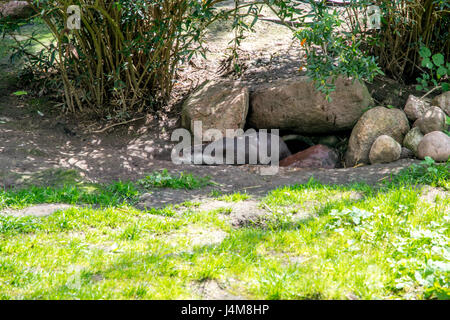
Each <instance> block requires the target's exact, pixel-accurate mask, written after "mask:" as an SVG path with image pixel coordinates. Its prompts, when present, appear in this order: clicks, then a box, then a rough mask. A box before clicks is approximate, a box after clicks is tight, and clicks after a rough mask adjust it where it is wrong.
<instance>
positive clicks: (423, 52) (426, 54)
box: [419, 47, 431, 58]
mask: <svg viewBox="0 0 450 320" xmlns="http://www.w3.org/2000/svg"><path fill="white" fill-rule="evenodd" d="M419 54H420V56H421V57H424V58H429V57H431V51H430V49H428V48H427V47H421V48H420V50H419Z"/></svg>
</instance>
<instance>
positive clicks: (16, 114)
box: [0, 1, 416, 206]
mask: <svg viewBox="0 0 450 320" xmlns="http://www.w3.org/2000/svg"><path fill="white" fill-rule="evenodd" d="M230 3H232V2H231V1H230ZM263 15H264V16H265V17H268V18H270V17H272V16H271V15H270V13H268V12H267V11H263ZM256 26H257V27H256V32H255V33H252V34H249V35H248V38H247V39H246V40H245V41H243V43H242V46H241V51H240V52H241V60H242V67H243V70H244V72H243V74H242V75H240V76H239V77H238V78H239V79H240V80H242V81H244V82H247V83H248V84H249V85H250V87H252V86H255V85H258V83H264V82H270V81H273V80H274V79H276V78H281V77H289V76H290V75H292V74H298V67H299V65H300V63H301V57H302V54H303V53H302V51H301V48H300V47H299V46H298V45H297V44H296V42H293V40H292V34H291V33H290V31H289V30H287V29H286V28H285V27H283V26H280V25H279V24H276V23H273V22H269V21H260V22H259V23H257V25H256ZM230 37H231V34H230V26H229V25H227V24H217V25H213V26H212V27H211V30H210V32H209V34H208V38H207V47H208V49H209V53H208V55H207V60H204V59H202V58H194V59H193V60H192V61H191V62H190V63H187V64H186V65H184V66H182V67H181V68H180V70H179V73H178V76H177V84H176V86H175V92H174V98H173V101H172V103H171V105H170V106H168V108H167V110H161V111H160V112H157V113H153V114H147V115H145V116H143V118H142V119H140V120H136V121H132V122H129V123H127V124H124V125H118V126H115V127H113V128H111V129H108V130H104V129H105V128H106V127H107V126H108V124H107V123H103V124H99V123H95V122H86V121H83V122H79V120H77V119H76V118H74V117H73V116H70V115H55V113H54V112H51V111H50V110H51V109H52V108H50V107H51V102H50V107H49V106H48V105H47V107H46V106H45V104H44V105H43V104H36V103H35V102H36V101H40V100H39V99H41V98H35V97H33V96H15V95H13V94H12V93H13V92H15V91H16V90H21V89H22V88H21V84H20V83H19V82H18V80H17V79H18V78H17V77H16V75H15V71H14V70H15V69H14V68H11V66H8V65H7V63H6V62H4V61H3V62H0V70H2V75H1V78H0V187H4V188H12V187H21V186H23V185H26V184H30V183H35V184H41V185H51V184H52V181H53V180H54V178H55V176H54V172H55V171H54V170H57V169H74V170H76V171H78V172H79V173H80V174H81V175H82V177H83V179H84V180H86V181H91V182H108V181H112V180H119V179H120V180H135V179H138V178H140V177H142V176H145V175H146V174H148V173H150V172H152V171H155V170H160V169H163V168H167V169H168V170H169V171H171V172H180V171H186V172H190V173H194V174H196V175H200V176H210V177H211V178H212V180H213V181H214V182H216V183H217V185H215V186H209V187H207V188H206V189H202V190H197V191H189V192H188V191H174V190H158V191H155V192H154V193H153V194H152V196H151V199H150V200H149V203H150V204H154V205H155V206H160V205H164V204H166V203H173V202H180V201H181V200H186V199H191V198H196V197H204V196H207V195H208V193H209V191H210V190H212V189H219V190H221V191H224V192H231V191H242V192H244V191H247V192H249V193H252V194H261V193H264V192H266V191H267V190H270V189H273V188H275V187H277V186H280V185H286V184H295V183H304V182H306V181H308V180H309V179H310V178H311V177H312V176H314V178H316V179H318V180H320V181H322V182H324V183H339V184H345V183H350V182H356V181H364V182H367V183H370V184H375V183H377V182H378V181H380V179H383V178H385V177H387V176H389V175H390V174H391V173H394V172H397V171H398V170H400V169H401V168H404V167H407V166H409V165H411V164H412V163H413V162H416V161H414V160H400V161H397V162H394V163H390V164H387V165H374V166H365V167H359V168H347V169H335V170H304V169H303V170H293V169H283V168H281V169H280V172H279V174H278V175H275V176H261V175H259V174H258V173H257V171H258V167H254V166H193V165H181V166H180V165H174V164H173V163H172V162H171V161H170V151H171V148H172V146H173V145H174V143H172V142H171V141H170V135H171V132H172V131H173V130H174V129H176V128H178V127H179V125H180V121H179V110H180V103H181V102H182V101H183V99H184V98H185V97H186V95H187V94H188V93H189V92H190V91H192V90H194V89H195V87H196V86H198V85H199V84H200V83H201V82H202V81H204V80H206V79H212V78H217V77H221V76H227V77H234V75H232V74H227V73H226V72H223V70H222V68H221V62H223V59H224V57H225V56H224V53H225V52H226V49H227V47H228V46H229V45H228V41H229V39H230ZM16 67H17V66H16ZM368 87H369V90H370V91H371V92H372V95H373V96H374V98H375V100H376V101H377V103H379V104H384V105H388V104H391V105H395V106H402V104H404V102H405V101H406V99H407V97H408V94H409V93H411V92H413V89H412V87H408V86H402V85H400V84H398V83H393V82H392V81H390V80H389V79H383V78H380V79H377V80H376V81H375V82H374V83H373V84H369V85H368ZM95 131H103V132H95ZM52 170H53V171H52Z"/></svg>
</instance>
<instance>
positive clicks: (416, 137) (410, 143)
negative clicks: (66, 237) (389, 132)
mask: <svg viewBox="0 0 450 320" xmlns="http://www.w3.org/2000/svg"><path fill="white" fill-rule="evenodd" d="M422 138H423V134H422V131H420V129H419V128H418V127H415V128H412V129H411V130H410V131H409V132H408V133H407V134H406V136H405V139H403V145H404V146H405V147H406V148H408V149H409V150H411V151H412V152H414V154H415V155H416V156H417V148H418V147H419V143H420V141H422Z"/></svg>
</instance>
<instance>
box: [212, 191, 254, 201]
mask: <svg viewBox="0 0 450 320" xmlns="http://www.w3.org/2000/svg"><path fill="white" fill-rule="evenodd" d="M248 199H250V196H249V195H248V194H247V193H241V192H236V193H233V194H226V195H223V196H220V197H218V198H217V200H221V201H225V202H240V201H245V200H248Z"/></svg>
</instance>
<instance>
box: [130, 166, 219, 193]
mask: <svg viewBox="0 0 450 320" xmlns="http://www.w3.org/2000/svg"><path fill="white" fill-rule="evenodd" d="M211 184H213V183H212V182H211V179H210V178H209V177H197V176H194V175H192V174H190V173H184V172H181V173H180V174H179V175H178V176H176V175H173V174H171V173H169V172H168V171H167V170H166V169H164V170H162V171H160V172H153V173H152V174H150V175H148V176H146V177H145V178H144V179H141V180H139V181H138V185H140V186H142V187H144V188H146V189H151V188H171V189H189V190H192V189H199V188H203V187H205V186H207V185H211Z"/></svg>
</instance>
